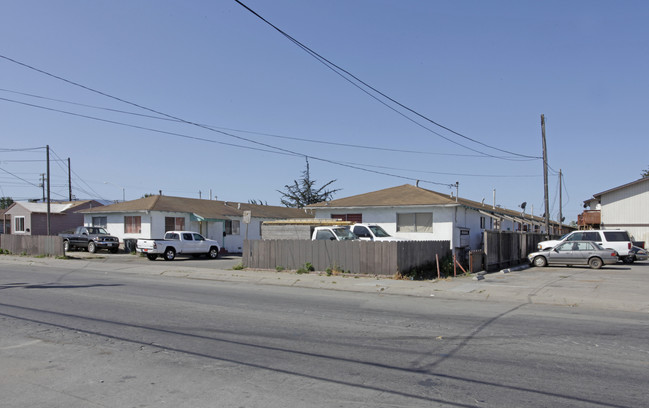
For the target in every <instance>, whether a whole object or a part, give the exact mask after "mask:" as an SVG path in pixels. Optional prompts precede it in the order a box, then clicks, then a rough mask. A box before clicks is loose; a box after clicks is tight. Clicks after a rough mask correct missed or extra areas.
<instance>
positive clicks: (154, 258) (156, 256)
mask: <svg viewBox="0 0 649 408" xmlns="http://www.w3.org/2000/svg"><path fill="white" fill-rule="evenodd" d="M146 257H147V258H149V261H155V260H156V259H158V255H156V254H146Z"/></svg>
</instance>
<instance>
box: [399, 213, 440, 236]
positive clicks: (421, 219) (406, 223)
mask: <svg viewBox="0 0 649 408" xmlns="http://www.w3.org/2000/svg"><path fill="white" fill-rule="evenodd" d="M410 218H411V219H412V224H410ZM428 218H430V224H428V222H427V219H428ZM434 224H435V223H434V216H433V212H432V211H431V212H411V213H397V232H407V233H417V234H432V233H433V232H434V231H433V225H434Z"/></svg>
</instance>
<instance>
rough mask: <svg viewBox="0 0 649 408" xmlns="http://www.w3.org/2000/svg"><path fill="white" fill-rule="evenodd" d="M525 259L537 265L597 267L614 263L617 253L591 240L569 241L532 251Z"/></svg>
mask: <svg viewBox="0 0 649 408" xmlns="http://www.w3.org/2000/svg"><path fill="white" fill-rule="evenodd" d="M527 259H529V261H530V263H531V264H533V265H534V266H539V267H542V266H546V265H552V264H558V265H588V266H590V267H591V268H593V269H599V268H601V267H602V265H605V264H614V263H616V262H617V261H618V253H617V251H615V250H614V249H604V248H602V246H600V245H599V244H597V243H595V242H592V241H569V242H564V243H561V244H559V245H557V246H555V247H554V248H550V249H548V250H545V251H538V252H532V253H531V254H529V255H528V256H527Z"/></svg>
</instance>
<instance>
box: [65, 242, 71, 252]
mask: <svg viewBox="0 0 649 408" xmlns="http://www.w3.org/2000/svg"><path fill="white" fill-rule="evenodd" d="M63 250H64V251H65V252H68V251H70V250H72V248H71V247H70V241H63Z"/></svg>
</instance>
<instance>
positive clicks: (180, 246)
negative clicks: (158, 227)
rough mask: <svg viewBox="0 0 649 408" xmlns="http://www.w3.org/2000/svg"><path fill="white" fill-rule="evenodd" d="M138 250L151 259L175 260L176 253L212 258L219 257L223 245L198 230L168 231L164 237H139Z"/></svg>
mask: <svg viewBox="0 0 649 408" xmlns="http://www.w3.org/2000/svg"><path fill="white" fill-rule="evenodd" d="M136 251H137V252H141V253H143V254H146V257H147V258H149V260H150V261H155V260H156V259H157V258H158V256H162V257H163V258H164V260H165V261H173V260H174V259H176V255H180V254H182V255H192V256H196V257H198V256H200V255H203V254H205V255H207V256H208V257H210V258H212V259H216V258H218V257H219V252H220V251H221V246H220V245H219V243H218V242H217V241H214V240H211V239H205V237H203V236H202V235H201V234H199V233H198V232H192V231H168V232H166V233H165V236H164V239H138V240H137V249H136Z"/></svg>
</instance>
